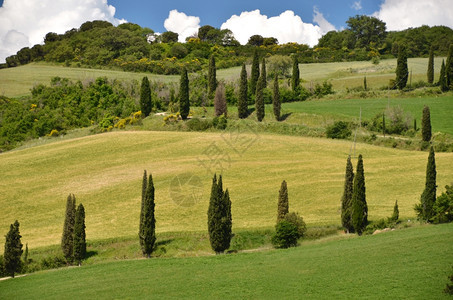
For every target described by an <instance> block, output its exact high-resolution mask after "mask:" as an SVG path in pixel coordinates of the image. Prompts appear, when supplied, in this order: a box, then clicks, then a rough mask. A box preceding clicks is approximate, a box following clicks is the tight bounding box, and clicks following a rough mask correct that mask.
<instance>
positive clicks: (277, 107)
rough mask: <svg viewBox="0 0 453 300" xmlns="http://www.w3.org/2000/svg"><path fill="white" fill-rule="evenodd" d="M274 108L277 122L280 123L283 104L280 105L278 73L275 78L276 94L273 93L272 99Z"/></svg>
mask: <svg viewBox="0 0 453 300" xmlns="http://www.w3.org/2000/svg"><path fill="white" fill-rule="evenodd" d="M272 107H273V109H274V116H275V120H277V121H280V111H281V103H280V89H279V86H278V74H277V73H275V78H274V93H273V98H272Z"/></svg>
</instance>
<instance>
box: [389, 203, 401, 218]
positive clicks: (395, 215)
mask: <svg viewBox="0 0 453 300" xmlns="http://www.w3.org/2000/svg"><path fill="white" fill-rule="evenodd" d="M399 217H400V211H399V209H398V200H396V201H395V205H394V206H393V214H392V217H391V218H390V220H392V221H393V222H396V221H398V219H399Z"/></svg>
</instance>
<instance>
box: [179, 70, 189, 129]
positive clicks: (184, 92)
mask: <svg viewBox="0 0 453 300" xmlns="http://www.w3.org/2000/svg"><path fill="white" fill-rule="evenodd" d="M189 111H190V102H189V77H188V75H187V69H186V68H183V69H182V73H181V79H180V81H179V113H180V114H181V118H182V119H183V120H185V119H187V116H188V115H189Z"/></svg>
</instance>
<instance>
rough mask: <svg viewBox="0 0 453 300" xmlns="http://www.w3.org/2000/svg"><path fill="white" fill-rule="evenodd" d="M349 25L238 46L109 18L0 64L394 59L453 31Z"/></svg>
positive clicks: (157, 69) (126, 65)
mask: <svg viewBox="0 0 453 300" xmlns="http://www.w3.org/2000/svg"><path fill="white" fill-rule="evenodd" d="M347 24H348V26H347V27H346V29H344V30H342V31H330V32H328V33H327V34H325V35H324V36H323V37H322V38H321V39H320V40H319V43H318V45H316V46H315V47H313V48H310V47H309V46H307V45H303V44H297V43H288V44H278V40H277V39H276V38H273V37H262V36H260V35H254V36H252V37H250V39H249V42H248V43H247V45H240V44H239V42H238V41H237V40H235V38H234V36H233V34H232V33H231V31H229V30H220V29H218V28H214V27H212V26H209V25H205V26H202V27H201V28H200V29H199V30H198V34H196V35H194V36H193V37H190V38H188V39H187V40H186V42H185V43H179V42H178V34H177V33H174V32H170V31H169V32H165V33H163V34H161V35H157V34H155V33H154V31H153V30H151V29H149V28H142V27H140V26H139V25H136V24H132V23H126V24H121V25H119V26H117V27H115V26H113V25H112V24H110V23H108V22H106V21H92V22H86V23H84V24H82V25H81V27H80V28H79V29H72V30H69V31H67V32H66V33H64V34H56V33H48V34H47V35H46V36H45V39H44V44H43V45H40V44H37V45H34V46H33V47H31V48H28V47H26V48H23V49H21V50H20V51H18V52H17V54H16V55H12V56H10V57H8V58H7V59H6V64H3V65H1V66H0V67H15V66H19V65H23V64H27V63H30V62H35V61H47V62H53V63H62V64H66V65H67V66H73V67H107V68H114V69H120V70H125V71H142V72H151V73H156V74H179V73H180V70H181V68H182V67H186V69H187V70H188V71H189V72H195V71H199V70H201V69H203V68H204V67H206V66H207V65H208V60H209V57H210V56H211V55H213V54H214V55H215V57H216V59H217V68H220V69H222V68H228V67H233V66H240V65H242V63H244V62H245V61H247V60H248V59H249V58H250V57H251V56H252V53H253V52H254V51H255V49H258V51H259V52H260V55H261V56H274V55H281V56H288V55H289V54H293V55H296V56H297V59H298V61H299V62H301V63H313V62H336V61H358V60H359V61H360V60H379V59H380V58H389V57H396V55H397V53H398V45H399V44H404V45H405V46H406V48H407V50H408V53H407V54H408V57H420V56H428V54H429V50H430V48H431V46H433V49H434V54H435V55H446V54H447V51H448V45H450V44H451V43H453V30H452V29H451V28H449V27H445V26H434V27H429V26H422V27H419V28H409V29H407V30H404V31H399V32H387V31H386V25H385V23H384V22H382V21H380V20H379V19H377V18H374V17H368V16H355V17H351V18H349V19H348V21H347Z"/></svg>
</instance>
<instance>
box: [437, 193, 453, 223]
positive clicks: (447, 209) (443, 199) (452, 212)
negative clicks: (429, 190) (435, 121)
mask: <svg viewBox="0 0 453 300" xmlns="http://www.w3.org/2000/svg"><path fill="white" fill-rule="evenodd" d="M433 210H434V217H433V218H432V221H433V223H436V224H439V223H448V222H451V221H453V184H452V185H450V186H448V185H446V186H445V192H443V193H442V194H441V195H440V196H439V197H437V198H436V203H434V207H433Z"/></svg>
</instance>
